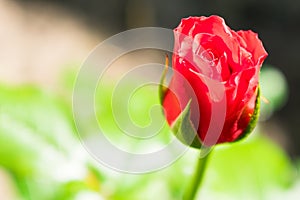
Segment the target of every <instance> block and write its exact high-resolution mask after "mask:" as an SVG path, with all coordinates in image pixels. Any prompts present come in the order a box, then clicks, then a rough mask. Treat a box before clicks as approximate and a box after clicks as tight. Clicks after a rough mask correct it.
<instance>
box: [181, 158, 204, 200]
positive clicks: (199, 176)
mask: <svg viewBox="0 0 300 200" xmlns="http://www.w3.org/2000/svg"><path fill="white" fill-rule="evenodd" d="M209 155H210V153H208V154H207V155H206V156H205V157H203V158H202V157H201V158H198V161H197V166H196V168H195V171H194V174H193V176H192V177H191V181H190V183H189V185H188V187H187V188H186V190H185V192H184V194H183V200H193V199H195V197H196V194H197V190H198V188H200V186H201V183H202V180H203V176H204V172H205V168H206V164H207V161H208V157H209Z"/></svg>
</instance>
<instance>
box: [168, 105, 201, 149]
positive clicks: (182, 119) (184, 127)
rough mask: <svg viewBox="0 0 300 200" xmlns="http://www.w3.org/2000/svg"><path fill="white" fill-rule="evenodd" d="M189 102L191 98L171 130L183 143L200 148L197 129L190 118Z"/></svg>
mask: <svg viewBox="0 0 300 200" xmlns="http://www.w3.org/2000/svg"><path fill="white" fill-rule="evenodd" d="M190 103H191V100H190V101H189V103H188V104H187V105H186V107H185V108H184V110H183V111H182V112H181V114H180V115H179V116H178V117H177V119H176V120H175V122H174V123H173V125H172V130H173V133H174V134H175V136H176V137H177V138H178V139H179V140H180V141H181V142H182V143H183V144H185V145H188V146H190V147H194V148H197V149H200V148H201V146H202V144H201V142H200V141H199V139H198V133H197V130H195V127H194V125H193V123H192V122H191V120H190V115H191V114H190Z"/></svg>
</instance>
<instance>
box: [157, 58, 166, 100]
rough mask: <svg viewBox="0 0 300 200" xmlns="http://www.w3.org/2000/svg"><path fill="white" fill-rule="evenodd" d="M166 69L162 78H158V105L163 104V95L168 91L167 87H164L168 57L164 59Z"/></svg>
mask: <svg viewBox="0 0 300 200" xmlns="http://www.w3.org/2000/svg"><path fill="white" fill-rule="evenodd" d="M166 59H167V60H166V67H165V69H164V71H163V73H162V76H161V78H160V84H159V88H158V94H159V99H160V103H161V104H162V103H163V100H164V97H165V94H166V92H167V90H168V88H167V87H165V86H164V85H165V82H166V75H167V72H168V57H166Z"/></svg>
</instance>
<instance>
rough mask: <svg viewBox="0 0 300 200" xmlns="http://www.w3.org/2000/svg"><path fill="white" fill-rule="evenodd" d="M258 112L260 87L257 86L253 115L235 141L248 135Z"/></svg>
mask: <svg viewBox="0 0 300 200" xmlns="http://www.w3.org/2000/svg"><path fill="white" fill-rule="evenodd" d="M259 113H260V88H259V86H258V88H257V97H256V101H255V108H254V112H253V115H252V117H251V120H250V122H249V124H248V126H247V128H246V129H245V130H244V132H243V133H242V134H241V136H240V137H239V138H238V139H237V140H235V141H239V140H241V139H243V138H245V137H246V136H248V135H249V134H250V133H251V132H252V131H253V130H254V128H255V126H256V124H257V121H258V118H259Z"/></svg>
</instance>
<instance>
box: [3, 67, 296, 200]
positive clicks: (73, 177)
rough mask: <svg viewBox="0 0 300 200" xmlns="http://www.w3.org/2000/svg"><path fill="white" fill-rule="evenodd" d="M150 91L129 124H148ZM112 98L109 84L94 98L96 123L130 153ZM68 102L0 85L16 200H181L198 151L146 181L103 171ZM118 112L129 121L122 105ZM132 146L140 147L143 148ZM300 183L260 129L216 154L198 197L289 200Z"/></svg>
mask: <svg viewBox="0 0 300 200" xmlns="http://www.w3.org/2000/svg"><path fill="white" fill-rule="evenodd" d="M268 70H272V69H271V68H268ZM268 70H266V71H265V72H268ZM265 72H264V71H263V72H262V74H261V84H262V86H261V87H262V91H263V93H262V94H263V95H264V96H265V97H266V98H267V99H268V100H269V101H270V102H273V100H274V99H273V96H268V93H267V92H266V91H264V88H267V87H266V86H265V84H266V81H264V80H265V79H268V78H269V76H270V74H269V73H265ZM73 80H74V79H70V82H72V81H73ZM282 80H284V79H282ZM282 84H285V83H282ZM130 87H131V86H130V83H129V85H124V86H122V88H121V89H122V90H123V91H124V93H126V90H129V89H130ZM103 88H104V89H103ZM152 89H153V88H145V89H144V90H141V91H138V92H137V93H136V94H135V95H134V96H133V98H132V100H131V101H132V102H129V110H130V111H129V112H130V113H131V118H132V120H133V121H135V123H137V124H139V125H146V124H148V123H149V121H150V118H149V115H148V110H147V109H148V108H150V107H151V105H153V104H158V103H159V98H158V96H155V95H149V94H151V93H152V92H153V91H152ZM112 91H113V84H110V83H105V87H102V88H101V92H100V91H98V92H99V93H97V95H96V99H97V100H99V101H102V103H104V104H102V103H101V105H106V106H105V107H101V108H100V107H96V108H97V109H98V110H97V116H98V117H99V119H103V117H105V119H106V120H105V121H104V124H103V128H104V129H105V130H106V133H108V134H111V138H112V140H114V141H116V142H118V144H120V145H124V146H126V145H128V144H127V142H130V141H127V140H121V139H118V138H120V137H121V136H120V134H122V132H121V131H120V130H119V129H118V127H117V126H116V124H115V122H114V121H113V120H112V117H113V113H112V108H111V106H110V101H111V94H112ZM66 94H70V95H71V91H69V90H68V91H66ZM285 94H286V93H282V94H281V95H285ZM274 96H276V95H274ZM276 98H278V96H276ZM70 99H71V97H69V96H67V98H66V96H63V95H60V94H55V93H50V92H46V91H43V90H42V89H40V88H37V87H32V86H18V87H15V86H7V85H1V86H0V119H1V120H0V166H1V168H3V169H4V170H5V171H6V172H7V173H8V174H9V175H10V177H11V179H12V180H13V181H14V183H15V186H16V188H17V191H18V196H19V199H32V200H36V199H49V200H52V199H53V200H54V199H55V200H57V199H58V200H60V199H61V200H66V199H88V200H90V199H112V200H125V199H132V200H139V199H145V200H147V199H149V200H150V199H170V200H171V199H175V200H176V199H180V197H181V196H182V194H181V191H182V187H183V185H185V184H186V179H187V177H189V176H190V173H191V171H192V167H193V166H194V158H195V157H196V156H197V152H196V151H194V150H189V151H188V152H187V153H186V154H185V155H184V156H183V157H182V158H180V159H179V160H178V161H176V162H175V163H174V164H173V165H171V166H168V167H166V168H165V169H163V170H161V171H158V172H154V173H149V174H143V175H132V174H122V173H119V172H115V171H113V170H111V169H108V168H106V167H103V166H101V165H98V164H97V163H95V161H94V160H93V159H91V157H90V155H88V154H87V152H86V151H85V150H84V148H83V147H82V146H81V143H80V141H79V139H78V138H77V136H76V132H75V129H74V124H73V119H72V112H71V107H70V105H71V101H70ZM118 101H119V102H118V104H121V105H127V103H128V102H127V100H124V99H119V100H118ZM272 105H273V104H272ZM264 106H268V105H264ZM274 106H275V107H276V106H280V104H274ZM262 110H263V109H262ZM115 112H117V113H118V114H119V115H120V116H124V117H125V116H127V115H126V114H127V113H124V112H127V110H124V109H122V107H121V106H120V108H117V110H116V111H115ZM141 113H143V114H141ZM145 113H146V114H145ZM101 117H102V118H101ZM169 132H170V130H169V129H168V127H167V126H164V128H163V129H162V130H161V131H160V133H159V136H158V138H159V140H161V143H162V144H164V143H166V142H168V141H169V140H170V137H169V135H170V134H169ZM130 146H131V147H132V149H135V148H138V149H142V148H143V147H142V146H140V145H139V143H138V142H133V143H130ZM146 150H147V149H146ZM299 183H300V180H298V179H295V167H294V166H293V165H292V164H291V161H290V159H289V158H288V156H287V155H286V153H285V152H284V150H282V149H281V148H280V147H279V146H278V145H276V144H275V143H273V142H272V141H271V140H270V139H269V138H266V137H265V136H263V133H262V132H261V130H260V129H259V128H258V129H257V130H256V133H255V134H253V135H252V136H251V137H250V138H249V139H248V140H246V141H241V142H239V143H236V144H233V145H231V147H230V148H228V146H227V145H220V146H219V147H217V148H216V149H215V151H214V152H213V154H212V155H211V160H210V165H209V168H208V170H207V176H206V177H205V179H204V182H203V188H202V190H201V192H200V194H199V196H201V197H203V198H205V199H206V200H210V199H230V200H232V199H266V200H268V199H272V200H273V199H276V198H277V199H282V198H284V197H285V196H290V197H291V198H290V199H292V197H293V194H294V193H295V191H296V189H295V188H296V187H297V185H299ZM274 191H275V192H274ZM274 193H275V194H276V196H275V197H274ZM295 199H296V198H295Z"/></svg>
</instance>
